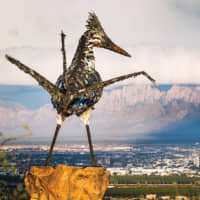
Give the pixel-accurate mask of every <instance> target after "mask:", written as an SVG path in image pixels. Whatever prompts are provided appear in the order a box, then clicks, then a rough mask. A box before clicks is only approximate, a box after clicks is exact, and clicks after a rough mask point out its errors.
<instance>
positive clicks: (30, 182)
mask: <svg viewBox="0 0 200 200" xmlns="http://www.w3.org/2000/svg"><path fill="white" fill-rule="evenodd" d="M109 179H110V172H109V171H106V170H105V169H104V168H103V167H86V168H80V167H72V166H65V165H58V166H57V167H55V168H54V167H49V166H33V167H31V169H30V170H29V171H28V172H27V173H26V177H25V185H26V189H27V192H28V193H29V195H30V197H31V200H102V198H103V196H104V193H105V191H106V189H107V186H108V184H109Z"/></svg>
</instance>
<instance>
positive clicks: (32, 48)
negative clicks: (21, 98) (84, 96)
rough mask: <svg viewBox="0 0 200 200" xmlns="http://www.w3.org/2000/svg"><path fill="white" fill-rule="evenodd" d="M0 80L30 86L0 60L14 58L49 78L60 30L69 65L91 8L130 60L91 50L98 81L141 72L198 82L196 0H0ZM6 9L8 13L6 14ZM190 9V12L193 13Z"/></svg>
mask: <svg viewBox="0 0 200 200" xmlns="http://www.w3.org/2000/svg"><path fill="white" fill-rule="evenodd" d="M0 3H1V5H3V6H2V7H1V8H0V18H1V19H6V20H1V21H0V26H1V37H0V83H3V84H35V82H34V81H33V80H32V79H31V78H30V77H28V76H26V75H24V74H23V73H22V72H19V71H18V72H17V70H15V67H14V66H11V65H10V64H8V63H7V62H6V61H5V58H4V54H5V53H10V54H11V55H13V56H15V57H16V58H19V59H20V60H21V61H23V62H24V63H27V64H29V65H30V66H33V68H34V69H36V70H37V71H39V72H40V73H42V74H43V75H45V76H47V77H48V78H49V79H50V80H51V81H52V82H55V81H56V78H57V77H58V75H59V74H60V73H61V69H62V67H61V65H62V57H61V54H60V35H59V34H60V31H61V30H64V31H65V32H66V34H67V38H66V46H67V56H68V63H70V61H71V59H72V57H73V55H74V51H75V49H76V46H77V43H78V40H79V38H80V36H81V34H82V33H83V32H84V31H85V24H86V20H87V17H88V11H91V10H93V11H95V12H96V13H97V15H98V16H99V19H100V21H101V22H102V24H103V26H104V28H105V30H106V32H107V34H108V35H109V36H110V37H111V38H112V39H113V41H114V42H115V43H116V44H119V45H120V46H122V47H123V48H124V49H126V50H127V51H128V52H130V54H131V55H132V56H133V57H132V58H131V59H129V58H125V57H123V56H120V55H117V54H114V53H113V54H112V53H111V52H108V51H104V50H102V49H96V50H95V55H96V59H97V62H96V68H97V70H99V71H100V73H101V74H102V77H103V79H108V78H111V77H113V76H117V75H121V74H125V73H131V72H133V71H136V70H145V71H147V72H149V73H150V74H152V76H155V78H156V80H158V82H159V83H169V82H170V83H198V82H199V79H198V77H199V75H200V71H199V65H200V54H199V52H200V39H199V32H200V26H199V18H200V16H199V14H198V13H199V12H198V10H199V9H200V5H199V2H198V1H197V0H191V1H187V0H183V1H178V0H175V1H172V0H166V1H160V0H152V1H145V0H140V1H139V0H127V1H126V3H125V2H122V1H121V0H110V1H106V0H102V1H93V0H85V1H81V0H75V1H70V2H69V1H65V0H60V1H59V2H55V1H47V0H44V1H42V2H41V1H39V0H35V1H29V2H27V1H26V0H18V1H17V2H11V0H8V1H3V0H0ZM11 13H12V14H11ZM194 13H196V14H194Z"/></svg>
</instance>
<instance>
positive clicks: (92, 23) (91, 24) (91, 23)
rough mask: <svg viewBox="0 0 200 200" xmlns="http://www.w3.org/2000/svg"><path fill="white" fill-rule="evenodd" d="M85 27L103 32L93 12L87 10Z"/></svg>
mask: <svg viewBox="0 0 200 200" xmlns="http://www.w3.org/2000/svg"><path fill="white" fill-rule="evenodd" d="M86 28H87V29H88V30H90V31H94V32H104V29H103V27H102V25H101V23H100V21H99V19H98V17H97V16H96V14H95V13H94V12H89V16H88V20H87V24H86Z"/></svg>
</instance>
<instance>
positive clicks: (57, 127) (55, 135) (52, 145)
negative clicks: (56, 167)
mask: <svg viewBox="0 0 200 200" xmlns="http://www.w3.org/2000/svg"><path fill="white" fill-rule="evenodd" d="M57 117H58V118H61V116H60V115H57ZM58 118H57V126H56V130H55V133H54V137H53V140H52V142H51V147H50V150H49V153H48V156H47V159H46V161H45V164H44V166H48V165H49V162H50V159H51V154H52V152H53V147H54V145H55V142H56V138H57V136H58V132H59V130H60V127H61V126H62V122H63V121H62V118H61V119H58Z"/></svg>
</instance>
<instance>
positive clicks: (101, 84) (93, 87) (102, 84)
mask: <svg viewBox="0 0 200 200" xmlns="http://www.w3.org/2000/svg"><path fill="white" fill-rule="evenodd" d="M139 75H143V76H146V77H147V78H148V79H149V80H150V81H151V82H152V83H153V84H154V85H155V86H156V87H157V88H158V89H159V91H160V92H161V94H162V96H164V93H163V91H162V90H161V88H160V86H159V85H158V84H157V83H156V81H155V80H154V79H153V78H152V77H151V76H150V75H149V74H147V73H146V72H144V71H140V72H134V73H130V74H126V75H122V76H118V77H115V78H112V79H109V80H107V81H101V82H99V83H96V84H93V85H91V86H89V87H87V88H83V89H80V90H78V91H77V93H79V94H82V93H85V92H86V91H94V90H96V89H98V88H104V87H106V86H109V85H111V84H114V83H116V82H119V81H123V80H125V79H128V78H132V77H133V78H135V77H136V76H139Z"/></svg>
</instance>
